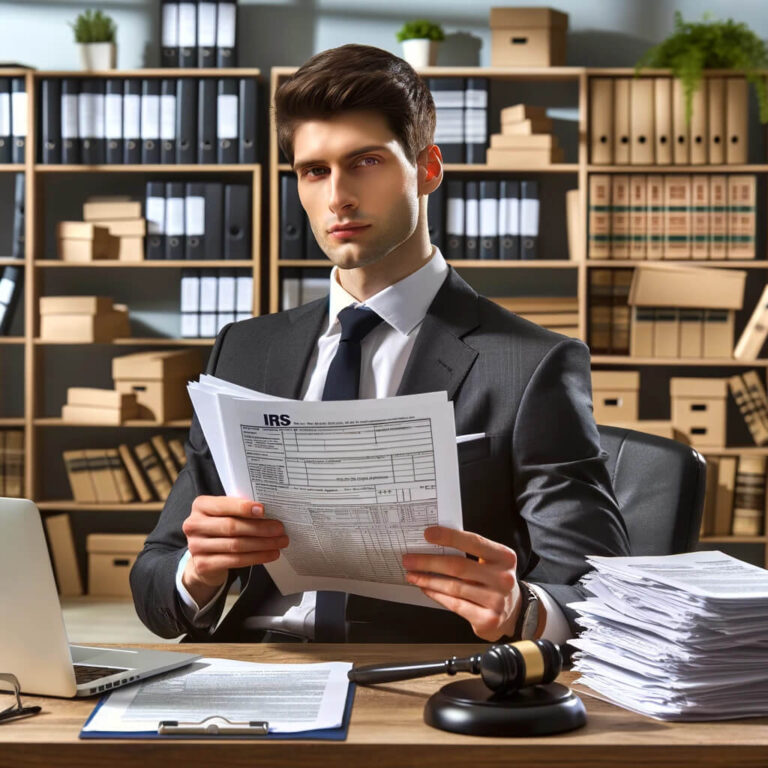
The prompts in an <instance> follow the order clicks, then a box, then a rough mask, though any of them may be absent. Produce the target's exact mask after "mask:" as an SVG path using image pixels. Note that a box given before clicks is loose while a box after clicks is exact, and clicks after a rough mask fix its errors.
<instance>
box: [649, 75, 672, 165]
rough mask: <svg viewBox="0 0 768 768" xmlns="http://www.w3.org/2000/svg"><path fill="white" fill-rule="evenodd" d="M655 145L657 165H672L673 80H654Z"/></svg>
mask: <svg viewBox="0 0 768 768" xmlns="http://www.w3.org/2000/svg"><path fill="white" fill-rule="evenodd" d="M653 108H654V110H653V118H654V138H655V141H654V145H655V151H656V164H657V165H672V138H673V136H672V80H671V79H670V78H669V77H655V78H654V79H653Z"/></svg>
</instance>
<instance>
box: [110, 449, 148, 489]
mask: <svg viewBox="0 0 768 768" xmlns="http://www.w3.org/2000/svg"><path fill="white" fill-rule="evenodd" d="M117 452H118V454H119V456H120V458H121V459H122V460H123V464H124V465H125V469H126V471H127V472H128V476H129V477H130V478H131V482H132V483H133V487H134V488H135V489H136V493H137V495H138V497H139V501H152V499H154V494H153V493H152V489H151V488H150V487H149V484H148V483H147V481H146V479H145V478H144V475H143V474H142V471H141V468H140V467H139V463H138V462H137V461H136V457H135V456H134V455H133V452H132V451H131V449H130V448H129V447H128V446H127V445H125V444H123V445H119V446H118V448H117Z"/></svg>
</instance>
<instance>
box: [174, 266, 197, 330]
mask: <svg viewBox="0 0 768 768" xmlns="http://www.w3.org/2000/svg"><path fill="white" fill-rule="evenodd" d="M179 309H180V310H181V338H183V339H195V338H198V337H199V336H200V270H199V269H182V270H181V301H180V302H179Z"/></svg>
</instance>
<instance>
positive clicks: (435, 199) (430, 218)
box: [427, 184, 445, 253]
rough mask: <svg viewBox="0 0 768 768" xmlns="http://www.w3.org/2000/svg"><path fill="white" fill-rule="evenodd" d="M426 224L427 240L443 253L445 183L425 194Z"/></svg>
mask: <svg viewBox="0 0 768 768" xmlns="http://www.w3.org/2000/svg"><path fill="white" fill-rule="evenodd" d="M427 226H428V227H429V242H430V243H432V245H434V246H435V247H437V248H438V249H439V250H440V252H441V253H444V241H445V184H441V185H440V186H439V187H438V188H437V189H435V190H433V191H432V192H430V193H429V195H428V196H427Z"/></svg>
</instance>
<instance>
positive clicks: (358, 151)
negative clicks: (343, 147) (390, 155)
mask: <svg viewBox="0 0 768 768" xmlns="http://www.w3.org/2000/svg"><path fill="white" fill-rule="evenodd" d="M382 150H384V151H385V152H389V151H390V149H389V147H387V146H385V145H384V144H370V145H369V146H367V147H360V148H359V149H353V150H352V151H351V152H347V154H346V155H344V157H343V158H342V159H343V160H349V159H350V158H352V157H355V156H356V155H364V154H365V153H366V152H376V151H379V152H380V151H382ZM325 162H326V161H325V160H302V161H301V162H300V163H297V162H296V161H294V163H293V170H294V171H298V170H300V169H302V168H305V167H306V166H308V165H322V164H323V163H325Z"/></svg>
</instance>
